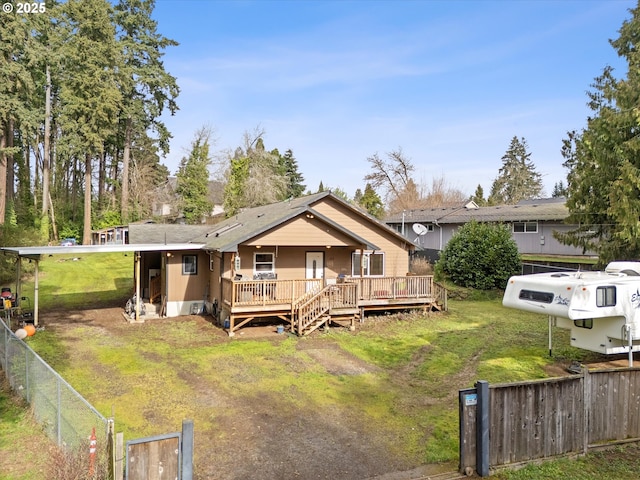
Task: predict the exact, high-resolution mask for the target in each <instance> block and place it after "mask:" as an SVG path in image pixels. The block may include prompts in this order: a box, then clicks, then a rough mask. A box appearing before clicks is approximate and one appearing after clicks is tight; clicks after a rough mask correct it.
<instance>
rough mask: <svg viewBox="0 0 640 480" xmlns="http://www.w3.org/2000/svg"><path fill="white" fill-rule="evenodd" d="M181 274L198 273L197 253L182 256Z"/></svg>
mask: <svg viewBox="0 0 640 480" xmlns="http://www.w3.org/2000/svg"><path fill="white" fill-rule="evenodd" d="M182 274H183V275H197V274H198V256H197V255H183V256H182Z"/></svg>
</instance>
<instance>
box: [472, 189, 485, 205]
mask: <svg viewBox="0 0 640 480" xmlns="http://www.w3.org/2000/svg"><path fill="white" fill-rule="evenodd" d="M471 200H473V201H474V202H475V203H476V205H478V206H479V207H482V206H484V205H486V204H487V201H486V200H485V198H484V190H483V188H482V185H480V184H478V186H477V187H476V191H475V193H474V194H473V197H471Z"/></svg>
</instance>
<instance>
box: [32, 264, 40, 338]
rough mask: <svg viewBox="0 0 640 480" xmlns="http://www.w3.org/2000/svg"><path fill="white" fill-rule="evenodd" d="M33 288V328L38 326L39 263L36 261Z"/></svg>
mask: <svg viewBox="0 0 640 480" xmlns="http://www.w3.org/2000/svg"><path fill="white" fill-rule="evenodd" d="M35 277H36V278H35V280H34V282H33V283H34V287H33V326H34V327H37V326H38V284H39V280H40V261H39V260H36V272H35Z"/></svg>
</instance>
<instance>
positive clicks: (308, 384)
mask: <svg viewBox="0 0 640 480" xmlns="http://www.w3.org/2000/svg"><path fill="white" fill-rule="evenodd" d="M102 261H103V262H105V260H102ZM69 264H70V265H71V268H78V270H77V271H76V273H75V275H76V277H74V276H73V275H71V276H68V277H67V279H66V280H65V283H64V285H58V283H59V282H58V281H57V279H58V278H59V275H62V271H64V270H66V267H65V265H69ZM91 264H92V260H91V259H90V257H89V256H87V257H86V258H85V259H82V260H80V261H77V260H76V261H74V260H65V261H63V262H56V261H53V262H51V263H48V261H45V262H43V263H42V265H41V270H42V271H43V273H44V275H43V277H42V278H41V285H40V291H41V294H42V295H44V296H45V297H46V298H42V299H41V305H43V307H42V308H43V309H46V307H45V305H46V306H48V307H49V308H51V307H53V306H59V305H58V302H57V301H56V300H55V298H51V297H49V295H51V294H53V292H58V293H59V294H61V295H62V296H63V297H65V298H66V299H68V300H69V303H65V305H80V304H76V303H73V302H75V301H77V300H78V297H80V296H82V295H83V293H80V292H83V291H84V290H83V288H85V287H79V286H78V284H77V280H78V277H81V276H82V275H83V272H88V271H94V270H97V269H98V267H96V268H95V269H94V268H93V267H92V265H91ZM76 265H80V267H76ZM105 265H108V266H109V268H108V269H106V270H105V269H104V268H105ZM99 268H102V270H103V275H102V277H108V276H109V275H105V274H104V272H113V273H114V275H115V278H112V279H111V280H108V279H105V278H98V277H99V276H96V277H95V279H94V278H93V277H92V280H91V282H95V284H93V283H92V286H91V288H92V289H93V291H94V293H96V295H97V296H99V297H101V298H104V299H105V300H104V301H103V302H104V303H108V301H109V300H108V299H109V298H113V299H117V298H126V297H127V295H128V294H129V292H130V287H131V281H130V279H129V280H127V277H126V275H127V272H131V271H132V260H131V259H130V257H123V256H122V255H121V254H120V255H119V256H118V257H112V258H110V259H108V260H106V263H103V264H102V266H101V267H99ZM58 269H60V271H59V273H54V272H55V271H58ZM54 279H56V280H55V281H54ZM127 282H128V283H127ZM51 283H54V284H56V285H51ZM72 285H75V289H76V290H75V291H74V289H73V288H74V287H73V286H72ZM44 292H46V293H44ZM72 300H73V301H72ZM449 308H450V311H449V312H448V313H446V314H431V315H424V316H420V315H412V314H400V315H394V316H389V317H377V318H374V317H371V318H368V319H367V320H366V321H365V323H364V324H361V325H360V324H359V325H358V326H357V328H356V332H349V331H347V330H343V329H339V328H335V329H331V330H330V332H328V333H322V334H318V335H314V336H313V337H312V338H298V337H294V336H288V335H280V336H276V337H269V338H242V335H238V336H237V337H235V338H233V339H231V338H228V337H226V335H224V334H223V333H221V332H220V330H219V329H217V328H216V327H215V326H213V325H212V324H211V323H208V322H206V321H205V320H203V319H202V318H201V317H185V318H183V319H180V320H177V319H163V320H159V321H148V322H146V323H144V324H141V325H129V324H126V323H125V322H119V323H114V324H111V323H107V322H106V321H105V322H73V323H68V324H59V325H56V326H55V327H54V328H48V327H47V329H46V330H45V331H43V332H39V333H38V334H37V335H36V336H35V337H31V338H30V339H29V342H30V343H31V345H32V347H33V348H34V349H35V350H36V351H37V352H38V353H39V354H40V355H41V356H42V357H43V358H45V360H47V361H48V362H49V363H50V364H51V365H52V366H53V367H54V368H55V369H56V370H58V371H59V372H60V373H61V374H62V376H63V377H64V378H65V379H66V380H67V381H69V383H71V385H73V387H74V388H75V389H76V390H78V391H79V392H80V393H81V394H83V395H84V396H85V397H86V398H87V399H88V400H89V401H90V402H91V403H92V404H93V405H94V406H95V407H96V408H98V410H99V411H101V412H102V413H103V414H104V415H105V416H111V414H112V412H114V413H115V418H116V428H117V430H118V431H123V432H124V434H125V439H127V440H129V439H134V438H138V437H143V436H150V435H158V434H163V433H168V432H172V431H175V430H176V429H177V428H178V427H179V425H180V423H181V421H182V420H183V419H184V418H191V419H193V420H194V424H195V427H196V432H197V437H196V466H198V465H202V461H201V460H202V459H203V458H206V455H209V456H211V452H212V451H214V452H215V458H216V467H217V468H218V469H220V468H223V467H225V466H227V467H228V468H235V469H240V471H241V469H242V468H248V469H250V468H254V467H255V465H253V467H252V463H251V461H250V460H251V459H252V458H253V457H252V455H254V456H256V457H260V456H262V457H261V458H263V460H264V458H269V457H270V456H271V452H272V451H271V450H269V449H268V448H270V447H267V446H261V445H258V444H257V442H258V441H259V439H260V438H261V437H262V435H267V436H269V438H279V437H278V435H280V436H281V439H282V442H284V441H285V440H286V439H287V438H286V437H290V436H292V435H295V432H296V431H297V430H296V429H297V428H299V429H300V430H304V431H305V434H308V431H310V430H313V431H316V430H320V428H321V427H322V426H323V425H324V428H328V429H334V430H338V431H340V432H342V433H341V435H343V436H342V437H341V438H343V439H344V438H345V437H346V438H347V440H349V439H351V438H352V437H350V436H349V434H348V433H344V432H354V434H353V435H354V436H353V438H375V442H374V443H372V445H371V446H370V449H371V450H372V451H374V452H375V451H377V450H376V448H380V450H379V451H385V452H388V455H389V456H393V457H394V458H398V459H401V460H399V467H398V469H401V468H400V467H401V466H404V467H410V466H417V465H424V464H433V463H439V464H442V465H444V467H445V468H448V469H450V470H454V469H455V468H456V467H457V459H458V418H457V417H458V404H457V401H458V400H457V395H458V390H459V389H462V388H466V387H470V386H472V385H473V384H474V383H475V382H476V381H478V380H487V381H489V382H490V383H502V382H510V381H520V380H530V379H537V378H544V377H547V376H549V375H550V374H551V373H550V372H552V371H553V370H552V367H553V366H556V367H557V364H558V362H562V361H567V362H568V361H570V360H581V361H586V360H588V359H589V358H591V357H592V354H589V353H588V352H584V351H581V350H576V349H573V348H571V347H568V336H567V332H565V331H563V330H556V331H555V332H554V337H555V338H554V344H555V345H556V348H555V350H554V358H550V357H549V356H548V352H547V322H546V319H545V318H543V317H541V316H539V315H533V314H528V313H525V312H519V311H515V310H509V309H505V308H503V307H502V306H501V302H500V298H497V297H496V296H491V295H487V296H484V298H483V299H475V300H464V301H462V300H452V301H450V303H449ZM346 366H350V367H351V370H348V369H347V370H345V367H346ZM0 400H1V399H0ZM306 412H322V421H323V423H322V424H319V423H317V421H318V420H317V418H316V417H318V415H317V413H314V417H311V416H309V417H306V416H305V415H306ZM292 417H294V419H293V420H292ZM274 420H275V422H273V421H274ZM270 422H271V423H270ZM296 422H297V424H296ZM272 423H273V424H274V425H275V427H274V426H272ZM298 424H300V425H298ZM319 425H320V426H319ZM318 435H321V433H319V434H318ZM2 437H4V433H2V434H0V442H1V440H2ZM249 440H250V441H249ZM319 440H322V441H323V442H324V441H326V439H325V438H324V437H321V438H320V439H319ZM282 444H284V443H282ZM307 447H308V448H310V447H309V446H307ZM325 448H326V446H325ZM351 448H356V447H354V446H352V447H351ZM7 449H10V446H8V445H7V444H6V442H3V443H0V455H2V454H3V453H4V452H5V451H6V450H7ZM206 449H209V450H206ZM255 452H259V453H255ZM637 453H638V449H637V448H636V447H635V446H630V447H626V448H616V449H614V450H613V451H608V452H600V453H594V454H590V455H588V456H587V457H585V458H580V459H578V460H558V461H553V462H547V463H545V464H544V465H541V466H529V467H526V468H524V469H522V470H519V471H517V472H502V473H500V474H498V475H496V476H495V477H494V478H498V479H503V480H506V479H534V478H535V479H560V478H577V479H594V480H595V479H604V480H612V479H619V478H623V477H630V476H633V475H631V474H630V473H628V472H629V471H630V470H632V469H633V470H637V468H638V466H639V465H638V460H636V459H637V458H638V455H637ZM360 454H361V456H362V458H363V461H365V460H366V458H365V457H366V451H364V450H363V451H362V452H360ZM343 456H345V457H346V453H345V454H344V455H343ZM335 457H336V456H331V458H332V463H334V462H338V461H339V460H338V459H337V458H335ZM238 458H243V459H245V460H246V462H244V463H247V466H246V467H245V466H243V465H244V464H243V462H238ZM612 458H615V462H612V461H610V459H612ZM198 460H200V461H198ZM371 461H374V459H371ZM282 468H284V467H282ZM325 468H327V469H328V468H330V467H325ZM253 474H254V475H255V472H253ZM356 474H357V470H354V474H353V476H352V477H346V476H345V477H343V478H356V479H357V478H367V477H366V476H364V475H361V476H359V477H358V476H357V475H356ZM303 477H304V475H303V476H301V478H303ZM0 478H2V477H0ZM17 478H22V477H17ZM24 478H37V477H36V476H33V477H24ZM200 478H208V476H207V472H200ZM211 478H218V477H211ZM237 478H242V477H237ZM244 478H252V477H251V471H250V470H248V471H247V472H246V473H245V476H244ZM253 478H258V477H253ZM272 478H275V477H273V476H272ZM282 478H285V477H282ZM289 478H294V475H293V474H292V475H291V476H290V477H289ZM327 478H328V477H327ZM334 478H339V477H338V476H336V477H334Z"/></svg>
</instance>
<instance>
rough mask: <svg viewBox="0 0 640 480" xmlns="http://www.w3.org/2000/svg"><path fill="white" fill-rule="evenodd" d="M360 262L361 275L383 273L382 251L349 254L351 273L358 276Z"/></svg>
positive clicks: (369, 275) (378, 274) (375, 275)
mask: <svg viewBox="0 0 640 480" xmlns="http://www.w3.org/2000/svg"><path fill="white" fill-rule="evenodd" d="M361 263H362V275H363V276H364V277H381V276H383V275H384V253H383V252H365V253H364V255H362V256H361V255H360V252H353V253H352V254H351V275H352V276H354V277H358V276H360V264H361Z"/></svg>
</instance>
